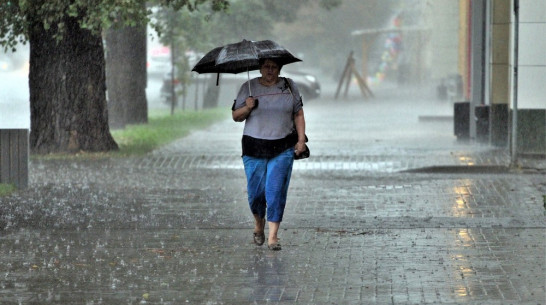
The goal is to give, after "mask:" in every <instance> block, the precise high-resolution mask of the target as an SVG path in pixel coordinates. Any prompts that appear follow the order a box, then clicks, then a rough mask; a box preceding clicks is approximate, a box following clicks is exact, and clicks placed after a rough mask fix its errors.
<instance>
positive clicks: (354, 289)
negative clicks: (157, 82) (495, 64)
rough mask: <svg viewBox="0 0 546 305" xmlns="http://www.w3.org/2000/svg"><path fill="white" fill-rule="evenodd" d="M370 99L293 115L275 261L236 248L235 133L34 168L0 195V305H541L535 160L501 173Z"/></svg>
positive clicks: (429, 127)
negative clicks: (25, 180)
mask: <svg viewBox="0 0 546 305" xmlns="http://www.w3.org/2000/svg"><path fill="white" fill-rule="evenodd" d="M376 95H377V97H376V98H375V99H373V100H368V101H362V100H359V99H358V98H356V97H352V98H350V99H349V100H338V101H335V100H333V99H331V98H329V97H328V96H326V97H325V98H323V99H321V100H314V101H310V102H308V103H306V105H305V111H306V118H307V134H308V136H309V138H310V142H309V146H310V147H311V158H310V159H308V160H303V161H296V162H295V167H294V171H293V178H292V184H291V187H290V190H289V197H288V204H287V210H286V213H285V220H284V222H283V223H282V226H281V232H280V238H281V242H282V245H283V250H282V251H279V252H272V251H269V250H267V247H264V246H262V247H257V246H255V245H253V244H252V217H251V215H250V213H249V211H248V207H247V203H246V193H245V178H244V173H243V171H242V163H241V160H240V157H239V155H240V148H239V143H240V135H241V132H242V124H239V123H235V122H232V121H230V120H226V121H224V122H220V123H218V124H216V125H214V126H212V127H210V128H208V129H206V130H202V131H197V132H194V133H193V134H191V135H190V136H188V137H186V138H184V139H180V140H178V141H175V142H174V143H172V144H170V145H167V146H165V147H163V148H161V149H158V150H157V151H154V152H153V153H150V154H148V155H146V156H144V157H138V158H128V159H109V160H87V161H59V160H33V161H32V162H31V165H30V170H31V177H30V187H29V189H28V190H25V191H21V192H18V193H16V194H13V195H12V196H9V197H5V198H0V212H1V214H0V228H1V231H0V258H1V262H2V263H1V265H0V304H543V305H544V304H546V300H545V299H546V291H545V284H546V223H545V200H546V199H545V198H544V196H545V195H546V162H545V160H544V158H542V159H537V158H523V157H522V158H520V159H519V161H520V166H517V167H514V166H513V167H510V168H509V167H508V165H509V164H510V156H509V154H508V152H507V151H506V149H504V148H494V147H490V146H487V145H483V144H479V143H464V142H460V141H457V140H456V138H455V137H454V136H453V122H452V121H451V120H449V119H445V118H444V116H446V115H447V116H449V115H450V114H451V110H452V108H451V107H452V105H450V104H448V103H445V102H438V101H435V100H434V99H429V98H423V97H419V98H417V97H411V95H410V94H409V93H407V92H403V93H399V92H396V91H394V90H384V91H380V92H377V93H376ZM226 109H227V111H229V107H227V108H226ZM430 115H433V116H438V117H439V118H444V119H438V120H420V119H419V118H420V117H424V116H430Z"/></svg>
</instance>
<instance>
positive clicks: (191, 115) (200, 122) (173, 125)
mask: <svg viewBox="0 0 546 305" xmlns="http://www.w3.org/2000/svg"><path fill="white" fill-rule="evenodd" d="M228 114H230V112H229V111H226V109H225V108H216V109H211V110H204V111H198V112H197V111H195V112H188V111H186V112H178V113H175V114H174V115H169V114H166V115H162V113H160V112H156V113H153V114H151V115H150V118H149V119H148V124H142V125H129V126H127V127H126V128H125V129H123V130H114V131H112V136H113V137H114V139H115V140H116V142H117V143H118V145H119V152H114V153H113V154H119V155H122V156H127V155H141V154H145V153H148V152H151V151H152V150H154V149H156V148H158V147H160V146H162V145H164V144H167V143H169V142H172V141H174V140H176V139H179V138H182V137H185V136H187V135H188V134H189V133H190V132H191V131H192V130H197V129H202V128H205V127H208V126H210V125H211V124H213V123H215V122H217V121H219V120H221V119H224V118H227V116H228Z"/></svg>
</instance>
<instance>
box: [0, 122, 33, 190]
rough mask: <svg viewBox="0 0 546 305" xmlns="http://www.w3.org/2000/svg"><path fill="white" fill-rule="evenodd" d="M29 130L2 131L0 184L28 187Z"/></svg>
mask: <svg viewBox="0 0 546 305" xmlns="http://www.w3.org/2000/svg"><path fill="white" fill-rule="evenodd" d="M28 158H29V145H28V129H0V183H5V184H13V185H15V186H16V187H17V188H19V189H24V188H27V187H28Z"/></svg>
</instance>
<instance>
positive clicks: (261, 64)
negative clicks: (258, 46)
mask: <svg viewBox="0 0 546 305" xmlns="http://www.w3.org/2000/svg"><path fill="white" fill-rule="evenodd" d="M266 60H271V61H272V62H274V63H276V64H277V66H279V71H280V70H281V68H282V66H283V65H282V63H281V61H280V60H278V59H276V58H262V59H260V61H259V63H260V68H261V67H262V66H263V65H264V63H265V61H266Z"/></svg>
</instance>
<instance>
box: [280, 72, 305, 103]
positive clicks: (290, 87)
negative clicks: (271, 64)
mask: <svg viewBox="0 0 546 305" xmlns="http://www.w3.org/2000/svg"><path fill="white" fill-rule="evenodd" d="M283 79H284V83H285V84H286V87H288V91H290V94H291V95H292V98H293V101H294V103H295V102H296V97H295V96H294V93H293V92H292V85H290V79H288V78H286V77H283ZM302 104H303V103H302Z"/></svg>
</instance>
